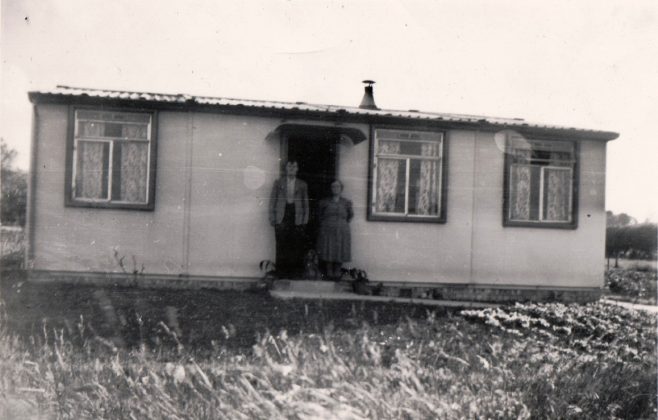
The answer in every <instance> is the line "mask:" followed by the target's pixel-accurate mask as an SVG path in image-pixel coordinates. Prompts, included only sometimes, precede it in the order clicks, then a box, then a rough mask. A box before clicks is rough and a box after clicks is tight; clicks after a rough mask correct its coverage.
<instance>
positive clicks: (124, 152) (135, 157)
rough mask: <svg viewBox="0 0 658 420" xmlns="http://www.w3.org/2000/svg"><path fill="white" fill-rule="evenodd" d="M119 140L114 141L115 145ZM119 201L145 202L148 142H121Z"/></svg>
mask: <svg viewBox="0 0 658 420" xmlns="http://www.w3.org/2000/svg"><path fill="white" fill-rule="evenodd" d="M119 143H120V142H117V143H115V147H116V146H117V145H118V144H119ZM120 144H121V164H120V173H121V180H120V197H113V199H118V200H120V201H129V202H140V203H141V202H145V201H146V180H147V179H148V176H147V170H148V144H147V143H142V142H121V143H120Z"/></svg>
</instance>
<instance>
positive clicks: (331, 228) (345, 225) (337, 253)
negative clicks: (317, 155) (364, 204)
mask: <svg viewBox="0 0 658 420" xmlns="http://www.w3.org/2000/svg"><path fill="white" fill-rule="evenodd" d="M342 192H343V183H342V182H340V181H338V180H335V181H334V182H332V183H331V197H330V198H325V199H323V200H320V203H319V204H318V219H319V220H320V232H319V234H318V241H317V244H316V251H317V252H318V256H319V257H320V260H321V261H322V263H323V265H324V267H325V273H326V276H327V277H328V278H329V279H330V280H338V279H339V278H340V275H341V266H342V264H343V263H344V262H349V261H351V260H352V252H351V237H350V225H349V223H350V221H351V220H352V218H353V217H354V211H353V210H352V202H351V201H350V200H348V199H346V198H343V197H341V194H342Z"/></svg>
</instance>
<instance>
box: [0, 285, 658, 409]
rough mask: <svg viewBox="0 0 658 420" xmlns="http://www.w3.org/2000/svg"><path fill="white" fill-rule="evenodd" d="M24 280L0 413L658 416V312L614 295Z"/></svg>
mask: <svg viewBox="0 0 658 420" xmlns="http://www.w3.org/2000/svg"><path fill="white" fill-rule="evenodd" d="M4 278H6V277H4ZM13 280H14V282H13V286H11V287H10V286H9V285H7V284H5V285H4V286H5V287H4V289H3V296H4V297H5V298H6V299H9V301H8V302H7V305H6V306H5V307H4V309H5V311H3V312H6V313H7V314H8V317H3V318H2V320H1V327H0V329H1V332H0V378H1V379H0V395H1V396H0V417H2V418H30V417H43V418H172V419H176V418H181V419H188V418H249V419H250V418H268V419H269V418H395V419H398V418H446V419H451V418H569V417H585V418H655V416H656V411H655V409H656V403H655V401H656V344H655V331H656V320H655V317H653V316H650V315H648V314H645V313H642V312H631V311H628V310H625V309H622V308H617V307H614V306H610V305H607V304H602V303H600V304H592V305H587V306H579V305H569V306H566V305H561V304H550V305H517V306H512V307H508V308H499V309H486V310H468V311H461V312H460V311H456V312H446V311H440V312H428V311H426V310H425V309H424V308H421V307H416V306H410V305H394V304H356V305H355V304H352V303H345V302H317V301H294V302H282V301H276V300H272V299H271V298H269V297H268V296H267V295H265V294H249V293H237V292H215V291H209V290H202V291H190V290H186V291H172V290H170V291H166V290H160V291H154V290H139V289H136V288H91V287H83V286H68V287H67V286H62V285H60V286H45V285H40V286H37V285H30V284H25V283H22V280H23V279H22V278H21V277H20V276H18V277H14V279H13ZM30 304H31V305H32V306H30ZM17 315H21V317H20V318H18V316H17Z"/></svg>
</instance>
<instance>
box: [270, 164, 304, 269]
mask: <svg viewBox="0 0 658 420" xmlns="http://www.w3.org/2000/svg"><path fill="white" fill-rule="evenodd" d="M285 168H286V172H285V176H282V177H281V178H279V179H277V180H276V181H274V187H273V188H272V194H271V196H270V207H269V219H270V224H271V225H272V226H274V233H275V238H276V271H277V274H278V275H279V277H284V278H294V277H297V276H299V275H300V274H301V272H302V260H303V258H304V246H305V243H306V236H305V229H306V224H307V223H308V187H307V185H306V182H304V181H302V180H301V179H297V171H298V170H299V166H298V165H297V162H296V161H294V160H290V161H288V162H287V163H286V166H285Z"/></svg>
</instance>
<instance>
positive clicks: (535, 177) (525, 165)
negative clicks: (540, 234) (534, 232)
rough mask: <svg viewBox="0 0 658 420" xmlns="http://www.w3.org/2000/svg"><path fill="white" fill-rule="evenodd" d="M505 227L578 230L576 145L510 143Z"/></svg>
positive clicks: (514, 139) (518, 139) (520, 140)
mask: <svg viewBox="0 0 658 420" xmlns="http://www.w3.org/2000/svg"><path fill="white" fill-rule="evenodd" d="M506 160H507V163H506V174H505V179H506V182H505V198H506V200H505V206H504V207H505V209H504V211H505V225H507V226H545V227H569V228H574V227H575V214H574V208H575V201H576V200H575V197H576V195H575V171H576V150H575V144H574V143H573V142H568V141H540V140H526V139H524V138H522V137H511V138H509V139H508V141H507V157H506Z"/></svg>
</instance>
